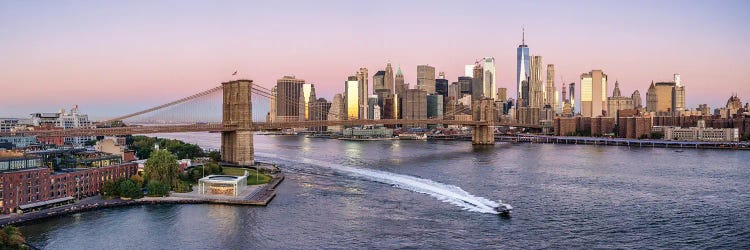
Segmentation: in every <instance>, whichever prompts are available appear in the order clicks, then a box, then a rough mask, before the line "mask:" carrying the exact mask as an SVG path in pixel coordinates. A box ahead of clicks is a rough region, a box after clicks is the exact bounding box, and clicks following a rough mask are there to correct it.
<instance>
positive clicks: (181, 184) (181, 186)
mask: <svg viewBox="0 0 750 250" xmlns="http://www.w3.org/2000/svg"><path fill="white" fill-rule="evenodd" d="M175 184H176V185H175V186H174V187H173V188H172V189H173V190H174V191H175V192H178V193H187V192H190V191H193V186H191V185H190V183H189V182H186V181H183V180H178V181H177V182H176V183H175Z"/></svg>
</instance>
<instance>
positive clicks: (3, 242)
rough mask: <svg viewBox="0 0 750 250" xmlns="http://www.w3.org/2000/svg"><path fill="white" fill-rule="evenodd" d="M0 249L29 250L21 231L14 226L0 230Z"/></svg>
mask: <svg viewBox="0 0 750 250" xmlns="http://www.w3.org/2000/svg"><path fill="white" fill-rule="evenodd" d="M0 249H29V247H28V246H26V239H25V238H24V237H23V234H21V231H20V230H18V228H16V227H14V226H6V227H4V228H3V230H0Z"/></svg>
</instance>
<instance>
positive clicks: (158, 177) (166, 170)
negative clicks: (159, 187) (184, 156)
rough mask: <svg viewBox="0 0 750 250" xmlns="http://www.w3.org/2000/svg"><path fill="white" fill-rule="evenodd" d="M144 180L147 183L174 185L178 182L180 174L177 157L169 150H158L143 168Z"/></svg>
mask: <svg viewBox="0 0 750 250" xmlns="http://www.w3.org/2000/svg"><path fill="white" fill-rule="evenodd" d="M143 172H144V177H145V178H144V179H145V180H146V181H147V182H151V181H159V182H161V183H165V184H168V185H172V184H174V181H176V180H178V179H177V175H178V174H179V173H180V166H179V165H177V158H176V157H175V155H173V154H172V153H170V152H169V151H167V150H156V151H154V152H152V153H151V156H150V157H149V158H148V160H147V161H146V164H145V166H144V168H143Z"/></svg>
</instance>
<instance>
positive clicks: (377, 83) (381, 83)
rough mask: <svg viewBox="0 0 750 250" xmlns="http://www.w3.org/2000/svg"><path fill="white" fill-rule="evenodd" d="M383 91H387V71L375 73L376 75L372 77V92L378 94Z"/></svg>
mask: <svg viewBox="0 0 750 250" xmlns="http://www.w3.org/2000/svg"><path fill="white" fill-rule="evenodd" d="M381 89H386V87H385V71H383V70H381V71H378V72H375V74H374V75H372V92H373V93H377V92H378V90H381Z"/></svg>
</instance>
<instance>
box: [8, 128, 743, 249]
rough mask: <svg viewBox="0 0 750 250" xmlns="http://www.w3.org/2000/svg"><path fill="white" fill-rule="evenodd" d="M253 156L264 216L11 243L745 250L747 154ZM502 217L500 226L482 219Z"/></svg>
mask: <svg viewBox="0 0 750 250" xmlns="http://www.w3.org/2000/svg"><path fill="white" fill-rule="evenodd" d="M160 136H162V137H171V138H177V139H182V140H185V141H187V142H192V143H197V144H199V145H201V146H203V147H209V148H218V147H219V143H220V142H219V136H218V135H217V134H209V133H185V134H169V135H160ZM255 150H256V158H257V159H258V160H261V161H266V162H276V163H278V164H279V165H280V167H281V169H282V171H283V172H284V173H285V174H286V177H287V178H286V180H285V181H284V182H283V183H281V185H280V186H279V187H278V189H277V197H276V198H275V199H274V200H273V201H272V202H271V204H270V205H269V206H267V207H245V206H226V205H153V206H136V207H129V208H116V209H105V210H98V211H92V212H86V213H80V214H75V215H70V216H64V217H59V218H54V219H48V220H44V221H40V222H36V223H34V224H31V225H25V226H23V227H22V228H21V229H22V231H23V233H24V234H25V235H26V238H27V240H28V241H29V242H31V243H32V245H34V246H37V247H41V248H45V249H249V248H262V249H321V248H325V249H328V248H343V249H352V248H386V249H392V248H429V249H436V248H439V249H476V248H488V249H497V248H504V249H508V248H510V249H518V248H523V249H528V248H678V249H685V248H733V249H748V248H750V153H749V152H747V151H731V150H684V151H682V152H680V151H676V150H675V149H662V148H628V147H614V146H590V145H588V146H587V145H553V144H515V145H514V144H497V145H495V146H494V147H493V146H491V147H474V146H472V145H471V143H470V142H465V141H367V142H352V141H340V140H328V139H314V138H304V137H302V136H259V135H256V136H255ZM499 200H502V202H500V201H499ZM501 203H507V204H510V205H512V206H513V213H512V216H511V217H510V218H503V217H500V216H497V215H495V214H493V213H492V212H493V210H492V207H493V206H497V205H498V204H501Z"/></svg>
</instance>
